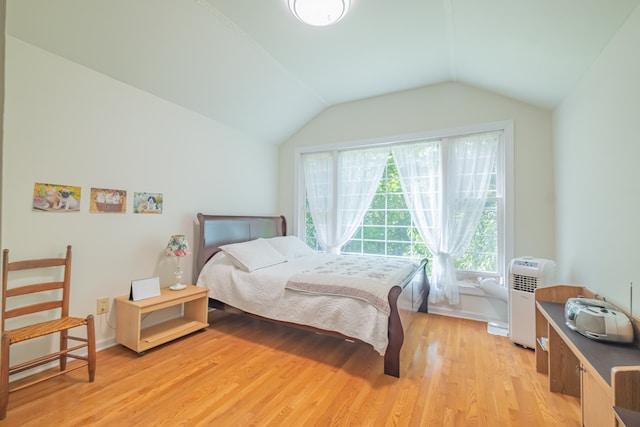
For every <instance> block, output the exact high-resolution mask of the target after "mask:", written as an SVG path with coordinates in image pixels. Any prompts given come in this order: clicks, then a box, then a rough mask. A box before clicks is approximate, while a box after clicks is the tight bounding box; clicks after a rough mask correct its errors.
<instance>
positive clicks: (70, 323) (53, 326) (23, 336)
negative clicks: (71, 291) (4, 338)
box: [4, 317, 87, 344]
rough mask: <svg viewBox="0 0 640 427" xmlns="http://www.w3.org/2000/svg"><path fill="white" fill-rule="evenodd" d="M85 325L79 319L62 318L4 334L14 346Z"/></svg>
mask: <svg viewBox="0 0 640 427" xmlns="http://www.w3.org/2000/svg"><path fill="white" fill-rule="evenodd" d="M86 324H87V319H82V318H80V317H63V318H61V319H55V320H49V321H47V322H41V323H36V324H34V325H29V326H25V327H22V328H16V329H12V330H9V331H5V332H4V333H5V334H7V335H9V338H10V340H11V344H15V343H17V342H21V341H26V340H30V339H32V338H38V337H42V336H44V335H49V334H53V333H56V332H60V331H64V330H66V329H69V328H75V327H77V326H84V325H86Z"/></svg>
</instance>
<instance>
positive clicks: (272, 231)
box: [194, 213, 287, 279]
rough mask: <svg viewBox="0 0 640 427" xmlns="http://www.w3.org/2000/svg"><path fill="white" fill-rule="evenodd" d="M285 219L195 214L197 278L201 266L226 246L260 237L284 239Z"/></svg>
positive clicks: (281, 217)
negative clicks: (196, 218) (282, 237)
mask: <svg viewBox="0 0 640 427" xmlns="http://www.w3.org/2000/svg"><path fill="white" fill-rule="evenodd" d="M286 234H287V221H286V220H285V219H284V216H282V215H281V216H222V215H204V214H201V213H199V214H198V235H199V240H198V252H197V254H196V271H195V272H194V276H195V278H196V279H197V277H198V275H199V274H200V270H202V267H204V265H205V264H206V263H207V261H209V259H211V257H212V256H213V255H214V254H215V253H216V252H218V251H219V250H220V246H222V245H227V244H229V243H238V242H246V241H248V240H255V239H258V238H260V237H275V236H286Z"/></svg>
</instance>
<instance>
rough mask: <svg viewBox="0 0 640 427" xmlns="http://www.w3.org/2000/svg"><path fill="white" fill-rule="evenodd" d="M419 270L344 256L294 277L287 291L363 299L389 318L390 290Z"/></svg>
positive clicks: (392, 262)
mask: <svg viewBox="0 0 640 427" xmlns="http://www.w3.org/2000/svg"><path fill="white" fill-rule="evenodd" d="M415 268H416V265H415V264H414V263H412V262H410V261H407V260H401V259H392V258H382V257H371V256H358V255H343V256H340V257H338V258H336V259H332V260H330V261H328V262H326V263H324V264H322V265H319V266H317V267H314V268H311V269H307V270H304V271H301V272H299V273H296V274H294V275H293V276H291V277H290V278H289V280H288V282H287V284H286V288H287V289H291V290H295V291H301V292H308V293H314V294H320V295H339V296H346V297H351V298H357V299H361V300H364V301H366V302H368V303H369V304H371V305H373V306H374V307H376V308H377V309H378V310H380V311H382V312H383V313H385V314H386V315H389V314H390V313H391V308H390V307H389V299H388V295H389V291H390V290H391V288H392V287H394V286H396V285H400V284H401V283H402V281H403V280H404V279H405V278H406V277H407V276H408V275H409V274H410V273H411V272H412V271H413V270H414V269H415Z"/></svg>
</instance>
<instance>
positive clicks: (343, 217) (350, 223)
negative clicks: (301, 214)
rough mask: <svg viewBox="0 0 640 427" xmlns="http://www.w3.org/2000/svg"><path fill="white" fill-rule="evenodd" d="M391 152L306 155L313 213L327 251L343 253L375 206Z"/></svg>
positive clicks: (382, 150) (372, 150)
mask: <svg viewBox="0 0 640 427" xmlns="http://www.w3.org/2000/svg"><path fill="white" fill-rule="evenodd" d="M388 153H389V149H388V148H376V149H366V150H351V151H341V152H337V153H330V152H322V153H309V154H304V155H303V156H302V167H303V170H304V179H305V185H306V189H307V200H308V203H309V211H310V212H311V217H312V218H313V224H314V225H315V228H316V235H317V238H318V241H319V243H320V245H321V246H322V247H324V248H325V250H326V252H328V253H340V248H341V247H342V246H343V245H344V244H345V243H346V242H347V241H348V240H349V239H350V238H351V236H352V235H353V233H355V231H356V230H357V228H358V226H359V225H360V222H361V221H362V217H363V216H364V214H365V213H366V212H367V210H368V209H369V205H371V200H372V199H373V196H374V195H375V192H376V188H377V187H378V183H379V182H380V177H381V176H382V172H383V170H384V167H385V165H386V163H387V155H388ZM334 177H335V179H334ZM334 182H336V188H334V184H333V183H334ZM334 207H335V208H334Z"/></svg>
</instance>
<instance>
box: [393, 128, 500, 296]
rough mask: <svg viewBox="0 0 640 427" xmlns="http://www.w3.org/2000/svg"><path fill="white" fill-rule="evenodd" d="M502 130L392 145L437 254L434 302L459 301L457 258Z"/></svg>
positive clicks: (420, 224)
mask: <svg viewBox="0 0 640 427" xmlns="http://www.w3.org/2000/svg"><path fill="white" fill-rule="evenodd" d="M500 137H501V134H500V133H495V132H494V133H486V134H478V135H467V136H462V137H457V138H451V139H448V140H447V141H446V142H444V141H429V142H423V143H413V144H406V145H400V146H396V147H393V149H392V153H393V157H394V161H395V163H396V167H397V168H398V175H399V176H400V182H401V185H402V190H403V193H404V197H405V200H406V202H407V206H408V207H409V209H410V211H411V215H412V218H413V220H414V222H415V224H416V227H417V228H418V231H419V232H420V235H421V237H422V240H423V241H424V242H425V244H426V245H427V247H428V248H429V250H430V251H431V252H432V254H433V256H434V260H433V265H432V270H431V273H432V292H431V294H430V300H431V302H438V301H442V300H443V299H444V297H446V298H447V300H448V302H449V304H458V303H459V302H460V299H459V293H458V284H457V280H456V273H455V266H454V260H455V259H456V258H459V257H460V256H462V255H464V253H465V252H466V250H467V248H468V246H469V244H470V243H471V239H472V238H473V235H474V234H475V230H476V227H477V226H478V223H479V221H480V218H481V216H482V213H483V211H484V205H485V202H486V198H487V193H488V190H489V186H490V184H491V177H492V173H493V168H494V167H495V161H496V156H497V148H498V143H499V141H500Z"/></svg>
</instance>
